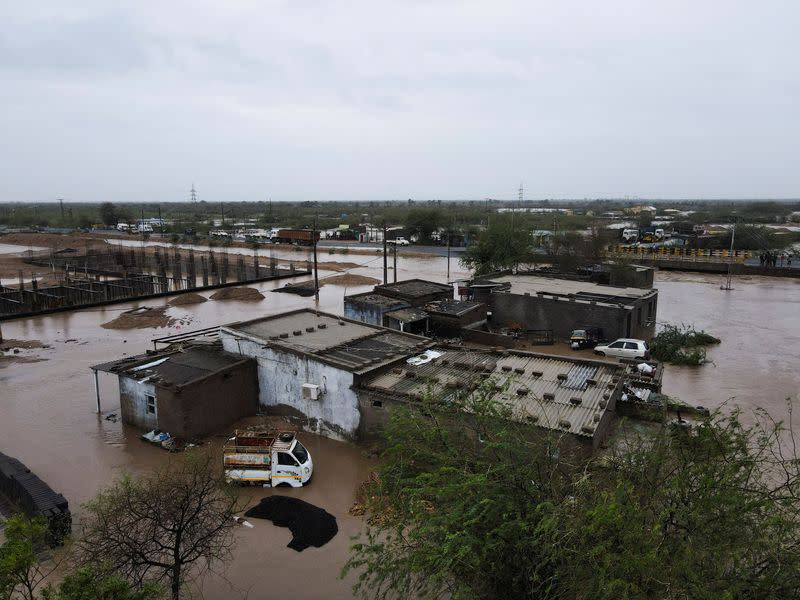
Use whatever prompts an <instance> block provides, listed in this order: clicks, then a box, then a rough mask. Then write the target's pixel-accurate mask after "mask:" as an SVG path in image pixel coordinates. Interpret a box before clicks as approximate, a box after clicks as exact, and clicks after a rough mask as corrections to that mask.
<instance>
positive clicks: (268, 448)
mask: <svg viewBox="0 0 800 600" xmlns="http://www.w3.org/2000/svg"><path fill="white" fill-rule="evenodd" d="M222 466H223V469H224V471H225V481H227V482H229V483H230V482H237V483H243V484H257V485H264V486H266V487H276V486H279V485H288V486H291V487H303V486H304V485H305V484H306V483H308V482H309V480H310V479H311V475H312V474H313V473H314V463H313V461H312V460H311V454H310V453H309V451H308V450H306V448H305V447H304V446H303V444H301V443H300V441H299V440H298V439H297V438H296V437H295V435H294V433H292V432H290V431H284V432H276V431H274V430H267V429H263V428H256V429H237V430H236V431H235V432H234V434H233V437H231V438H229V439H228V441H227V442H225V445H224V446H223V447H222Z"/></svg>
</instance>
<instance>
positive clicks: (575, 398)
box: [569, 396, 583, 406]
mask: <svg viewBox="0 0 800 600" xmlns="http://www.w3.org/2000/svg"><path fill="white" fill-rule="evenodd" d="M582 402H583V398H579V397H578V396H573V397H572V398H570V399H569V403H570V404H574V405H575V406H580V404H581V403H582Z"/></svg>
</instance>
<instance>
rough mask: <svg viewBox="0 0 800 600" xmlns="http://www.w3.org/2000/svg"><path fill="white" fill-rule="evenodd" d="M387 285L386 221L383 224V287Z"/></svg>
mask: <svg viewBox="0 0 800 600" xmlns="http://www.w3.org/2000/svg"><path fill="white" fill-rule="evenodd" d="M387 283H389V273H388V266H387V264H386V221H384V222H383V285H386V284H387Z"/></svg>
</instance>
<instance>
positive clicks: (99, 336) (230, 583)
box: [0, 250, 466, 599]
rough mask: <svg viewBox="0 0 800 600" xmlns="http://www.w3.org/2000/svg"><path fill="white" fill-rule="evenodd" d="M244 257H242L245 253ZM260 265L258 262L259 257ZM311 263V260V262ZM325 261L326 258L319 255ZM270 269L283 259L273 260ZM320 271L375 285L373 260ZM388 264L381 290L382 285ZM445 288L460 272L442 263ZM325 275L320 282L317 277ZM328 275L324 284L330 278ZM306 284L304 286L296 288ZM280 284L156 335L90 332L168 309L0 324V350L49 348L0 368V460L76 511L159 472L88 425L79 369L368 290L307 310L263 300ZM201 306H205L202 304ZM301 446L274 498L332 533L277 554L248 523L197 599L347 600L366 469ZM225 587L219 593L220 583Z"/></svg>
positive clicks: (101, 426) (434, 267)
mask: <svg viewBox="0 0 800 600" xmlns="http://www.w3.org/2000/svg"><path fill="white" fill-rule="evenodd" d="M250 252H252V251H250ZM260 254H262V255H265V256H267V253H266V252H260ZM285 254H286V257H287V258H298V257H299V259H300V260H305V254H306V253H305V252H294V251H291V250H289V251H285ZM320 255H321V256H320V260H321V261H322V260H323V258H322V255H323V253H322V252H320ZM325 256H326V259H327V254H325ZM276 258H283V256H280V257H279V256H277V252H276ZM330 260H338V261H342V262H354V263H361V262H369V263H370V264H369V265H368V266H366V267H361V268H357V269H353V270H351V271H350V272H351V273H355V274H363V275H367V276H371V277H375V278H377V279H380V278H382V276H383V275H382V268H383V263H382V260H375V259H374V258H373V257H371V256H363V255H349V256H348V255H341V254H334V255H332V256H330ZM391 263H392V261H391V258H390V259H389V266H390V267H389V268H390V270H389V279H390V281H391V280H392V279H393V270H392V269H391ZM397 264H398V269H397V278H398V279H409V278H413V277H427V278H429V279H437V280H443V279H444V275H445V273H446V271H447V264H446V259H445V258H441V257H431V258H430V259H424V258H413V259H407V258H403V257H402V256H398V260H397ZM451 268H452V273H451V276H452V277H453V278H456V277H463V276H465V275H466V272H465V271H463V270H462V269H461V268H460V267H459V266H458V264H457V261H456V260H452V262H451ZM325 274H326V273H325V272H324V271H322V270H321V272H320V276H321V277H322V276H324V275H325ZM330 274H334V272H330ZM300 279H308V276H304V277H300ZM287 281H291V280H281V281H273V282H264V283H260V284H254V285H252V286H251V287H256V288H258V289H259V290H261V291H262V292H264V294H265V296H266V297H265V299H264V300H262V301H260V302H237V301H223V302H220V301H214V300H211V301H209V302H205V303H202V304H196V305H191V306H181V307H173V308H170V309H169V314H170V315H171V316H173V317H176V318H178V319H180V320H183V321H184V322H186V321H190V322H191V323H190V325H188V326H183V327H182V328H181V327H180V326H176V327H172V328H169V329H167V328H161V329H143V330H140V329H133V330H125V331H121V330H107V329H103V328H101V327H100V325H101V324H102V323H105V322H107V321H110V320H111V319H113V318H115V317H116V316H118V315H119V313H120V312H122V311H125V310H129V309H131V308H134V307H136V306H144V305H147V306H163V305H165V304H166V303H167V302H168V300H169V299H168V298H158V299H153V300H148V301H146V302H129V303H123V304H115V305H111V306H105V307H99V308H94V309H89V310H84V311H79V312H77V311H76V312H64V313H56V314H52V315H44V316H41V317H34V318H29V319H18V320H13V321H6V322H4V323H2V324H0V327H2V332H3V336H4V337H5V338H6V339H25V340H39V341H41V342H42V343H44V344H48V345H49V346H51V347H50V348H44V349H35V350H23V351H22V353H21V355H20V356H22V357H25V358H34V357H38V358H41V359H45V361H44V362H10V363H9V362H2V361H0V451H2V452H6V453H8V454H11V455H12V456H15V457H16V458H18V459H20V460H21V461H23V462H24V463H25V464H26V465H27V466H28V467H29V468H31V469H32V470H33V471H34V472H36V473H37V475H39V476H40V477H42V479H44V480H45V481H46V482H48V484H50V485H51V486H52V487H53V488H54V489H55V490H57V491H59V492H61V493H63V494H64V495H65V496H66V497H67V499H68V500H69V501H70V505H71V507H72V509H73V511H74V510H76V509H77V508H78V507H79V505H80V504H81V503H82V502H85V501H86V500H88V499H89V498H91V497H92V496H94V495H95V494H96V493H97V491H98V490H99V489H100V488H101V487H102V486H104V485H106V484H108V483H109V482H110V481H111V480H112V479H113V478H114V477H115V476H117V475H118V474H120V473H121V472H123V471H131V472H137V471H144V470H147V469H151V468H153V467H155V466H157V465H159V464H164V463H165V462H167V461H168V460H169V459H170V457H171V455H170V454H169V453H167V452H165V451H163V450H160V449H158V448H156V447H154V446H151V445H150V444H147V443H145V442H142V441H141V440H140V439H139V432H138V431H136V430H135V429H133V428H130V427H126V426H123V425H122V424H121V423H119V422H118V423H112V422H110V421H107V420H105V418H103V417H98V415H96V414H94V412H93V411H94V409H95V394H94V383H93V377H92V375H91V371H90V370H89V366H90V365H93V364H97V363H100V362H105V361H108V360H111V359H113V358H117V357H121V356H124V355H126V354H128V355H130V354H136V353H140V352H143V351H144V350H145V349H147V348H152V342H151V340H152V339H153V338H156V337H162V336H165V335H170V334H173V333H179V332H181V331H183V330H187V329H200V328H203V327H209V326H213V325H218V324H222V323H231V322H234V321H241V320H247V319H254V318H258V317H262V316H267V315H272V314H276V313H280V312H284V311H287V310H293V309H297V308H302V307H315V306H318V307H319V309H320V310H324V311H328V312H333V313H341V312H342V310H343V304H342V298H343V296H344V294H345V293H347V294H351V293H358V292H363V291H368V290H370V289H371V286H358V287H348V288H345V287H343V286H338V285H330V284H329V285H325V286H324V287H322V288H321V289H320V299H319V304H318V305H317V304H316V302H315V300H314V298H313V297H311V298H302V297H299V296H296V295H293V294H280V293H269V292H270V291H271V290H273V289H275V288H278V287H282V286H284V285H285V284H286V283H287ZM204 295H206V296H207V295H208V294H207V293H204ZM100 388H101V390H100V391H101V402H102V410H103V413H104V415H105V414H108V413H111V412H118V411H119V395H118V389H117V383H116V378H115V377H114V376H112V375H107V374H101V375H100ZM301 439H302V440H303V443H304V444H305V445H306V446H307V447H308V448H309V450H310V452H311V453H312V456H313V458H314V464H315V473H314V478H313V480H312V482H311V484H310V485H309V486H308V487H307V488H303V489H301V490H286V491H284V490H281V491H280V492H278V493H282V494H287V495H297V496H298V497H301V498H302V499H304V500H307V501H308V502H311V503H313V504H315V505H317V506H320V507H322V508H324V509H325V510H327V511H328V512H330V513H331V514H333V515H334V516H335V517H336V518H337V521H338V524H339V533H338V534H337V535H336V537H335V538H334V539H333V540H331V542H329V543H328V544H326V545H325V546H323V547H322V548H309V549H307V550H305V551H303V552H302V553H297V552H295V551H294V550H291V549H289V548H286V544H288V543H289V540H290V539H291V533H290V532H289V530H288V529H286V528H279V527H275V526H273V525H272V524H271V523H270V522H268V521H261V520H257V519H254V520H253V524H254V525H255V528H254V529H245V528H242V529H239V530H237V545H236V549H235V551H234V557H233V560H232V561H231V562H230V563H229V564H228V565H227V566H226V567H225V569H224V572H225V579H223V578H221V577H217V576H210V575H209V576H208V577H206V578H205V579H204V581H203V592H204V594H205V597H207V598H223V597H226V598H227V597H233V598H236V597H244V595H246V594H249V595H248V597H249V598H266V597H275V596H278V595H280V594H289V595H291V596H293V597H297V598H320V599H329V598H350V597H351V593H350V590H351V587H352V583H353V578H352V577H350V578H349V579H348V580H347V581H341V580H339V579H338V575H339V572H340V570H341V567H342V565H343V564H344V561H345V560H346V558H347V553H348V548H349V546H350V544H351V543H352V540H351V538H352V537H353V536H355V535H357V534H358V532H359V531H360V529H361V527H362V525H363V521H362V520H361V519H359V518H355V517H351V516H350V515H348V514H347V511H348V509H349V507H350V506H351V505H352V503H353V501H354V499H355V492H356V489H357V487H358V486H359V485H360V484H361V483H362V482H363V481H364V480H365V479H366V478H367V476H368V474H369V471H370V469H371V468H372V467H374V461H371V460H370V459H367V458H364V457H363V456H362V449H361V448H359V447H356V446H354V445H351V444H346V443H342V442H335V441H332V440H328V439H325V438H321V437H318V436H313V435H310V434H303V436H302V438H301ZM244 493H245V494H246V495H247V496H248V498H250V499H252V500H253V501H254V502H257V501H258V499H260V498H261V497H263V496H264V495H267V494H269V493H271V490H257V489H249V490H245V492H244ZM226 580H227V581H226Z"/></svg>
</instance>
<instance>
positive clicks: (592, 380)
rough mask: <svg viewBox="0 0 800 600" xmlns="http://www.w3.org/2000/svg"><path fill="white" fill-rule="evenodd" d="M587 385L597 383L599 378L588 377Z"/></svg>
mask: <svg viewBox="0 0 800 600" xmlns="http://www.w3.org/2000/svg"><path fill="white" fill-rule="evenodd" d="M586 385H597V380H596V379H587V380H586Z"/></svg>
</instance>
